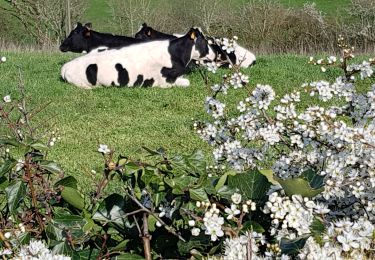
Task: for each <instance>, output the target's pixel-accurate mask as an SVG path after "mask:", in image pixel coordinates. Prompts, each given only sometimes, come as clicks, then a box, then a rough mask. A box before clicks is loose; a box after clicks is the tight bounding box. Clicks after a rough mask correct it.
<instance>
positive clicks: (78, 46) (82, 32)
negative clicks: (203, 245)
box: [60, 23, 91, 53]
mask: <svg viewBox="0 0 375 260" xmlns="http://www.w3.org/2000/svg"><path fill="white" fill-rule="evenodd" d="M90 37H91V23H86V24H85V25H82V24H81V23H77V25H76V27H75V28H74V29H73V30H72V31H71V32H70V34H69V36H68V37H67V38H66V39H65V40H64V41H63V42H62V43H61V45H60V51H63V52H67V51H71V52H78V53H81V52H83V51H87V49H88V44H87V42H88V41H89V39H90Z"/></svg>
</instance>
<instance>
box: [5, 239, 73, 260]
mask: <svg viewBox="0 0 375 260" xmlns="http://www.w3.org/2000/svg"><path fill="white" fill-rule="evenodd" d="M0 256H3V258H4V259H7V258H11V259H15V260H45V259H49V260H70V259H71V258H70V257H68V256H64V255H60V254H54V253H53V252H51V251H50V250H49V249H48V248H47V247H46V245H45V244H44V243H43V242H42V241H39V240H32V241H30V243H29V244H28V245H24V246H22V247H21V249H20V250H18V251H14V248H12V249H3V250H1V251H0Z"/></svg>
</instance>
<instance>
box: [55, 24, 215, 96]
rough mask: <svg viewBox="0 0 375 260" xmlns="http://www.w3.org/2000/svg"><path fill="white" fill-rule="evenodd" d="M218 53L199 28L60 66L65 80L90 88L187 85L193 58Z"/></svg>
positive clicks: (207, 56)
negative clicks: (172, 38) (174, 37)
mask: <svg viewBox="0 0 375 260" xmlns="http://www.w3.org/2000/svg"><path fill="white" fill-rule="evenodd" d="M214 58H215V54H214V52H213V51H212V49H211V48H210V47H209V45H208V43H207V40H206V39H205V37H204V35H203V34H202V32H201V31H200V30H199V29H196V28H191V29H190V30H189V32H188V33H187V34H186V35H184V36H183V37H180V38H177V39H174V40H160V41H147V42H143V43H138V44H134V45H131V46H127V47H121V48H117V49H116V48H113V49H108V50H106V51H103V52H94V53H89V54H87V55H84V56H81V57H78V58H76V59H74V60H72V61H70V62H68V63H66V64H64V66H63V67H62V69H61V76H62V78H63V79H64V80H66V81H67V82H69V83H72V84H74V85H76V86H78V87H81V88H85V89H91V88H92V87H93V86H96V85H103V86H111V85H114V86H144V87H149V86H159V87H170V86H173V85H176V86H184V87H187V86H189V85H190V82H189V80H188V79H185V78H182V77H181V76H182V75H183V74H185V72H186V66H187V64H188V63H189V62H190V60H192V59H195V60H204V59H208V60H213V59H214Z"/></svg>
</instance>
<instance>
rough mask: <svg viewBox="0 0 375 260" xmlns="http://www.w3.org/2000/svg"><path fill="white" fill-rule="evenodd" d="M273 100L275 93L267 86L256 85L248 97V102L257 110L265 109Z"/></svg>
mask: <svg viewBox="0 0 375 260" xmlns="http://www.w3.org/2000/svg"><path fill="white" fill-rule="evenodd" d="M274 99H275V91H273V89H272V87H271V86H269V85H260V84H258V85H257V86H256V88H255V89H254V90H253V92H252V95H251V96H250V102H251V103H252V104H253V106H254V107H256V108H259V109H267V108H268V106H269V105H270V104H271V101H272V100H274Z"/></svg>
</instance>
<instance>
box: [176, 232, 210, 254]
mask: <svg viewBox="0 0 375 260" xmlns="http://www.w3.org/2000/svg"><path fill="white" fill-rule="evenodd" d="M177 247H178V251H179V252H180V253H181V254H182V255H185V254H189V253H190V252H191V251H192V250H193V249H196V250H198V251H201V252H202V251H204V250H205V249H206V248H208V247H211V243H210V240H209V237H208V236H205V235H203V234H201V235H199V236H197V237H194V236H192V237H190V239H189V240H188V241H186V242H182V241H180V240H179V241H178V243H177Z"/></svg>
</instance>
